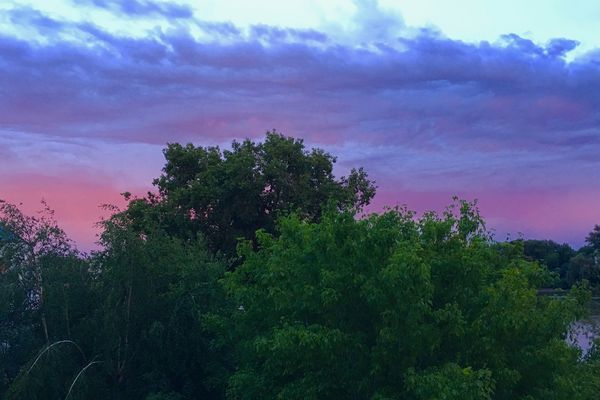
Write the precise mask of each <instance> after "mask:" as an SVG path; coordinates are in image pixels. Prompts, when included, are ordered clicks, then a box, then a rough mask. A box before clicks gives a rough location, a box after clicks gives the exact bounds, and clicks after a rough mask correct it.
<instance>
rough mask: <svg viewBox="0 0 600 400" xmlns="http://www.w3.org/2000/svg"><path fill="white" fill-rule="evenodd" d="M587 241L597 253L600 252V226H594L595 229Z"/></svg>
mask: <svg viewBox="0 0 600 400" xmlns="http://www.w3.org/2000/svg"><path fill="white" fill-rule="evenodd" d="M585 241H586V242H587V244H588V245H589V246H591V247H592V248H593V249H594V250H595V251H600V225H595V226H594V229H592V231H591V232H590V233H589V235H588V236H587V237H586V239H585Z"/></svg>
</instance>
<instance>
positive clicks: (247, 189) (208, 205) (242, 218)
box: [128, 131, 375, 256]
mask: <svg viewBox="0 0 600 400" xmlns="http://www.w3.org/2000/svg"><path fill="white" fill-rule="evenodd" d="M164 155H165V158H166V165H165V166H164V168H163V174H162V175H161V176H160V177H159V178H158V179H156V180H155V181H154V184H155V185H156V186H157V187H158V195H149V196H148V197H146V198H144V199H137V200H134V201H132V202H131V204H130V207H129V210H128V213H129V214H130V216H131V217H132V219H133V220H135V221H137V227H138V229H139V230H140V231H143V230H144V229H145V224H147V223H149V224H150V225H152V224H154V223H155V222H157V221H158V223H159V225H160V226H162V227H164V228H165V229H166V230H167V231H169V232H170V233H172V234H173V235H175V236H177V237H180V238H194V236H195V235H197V234H201V235H202V236H204V238H205V239H206V242H207V245H208V246H209V248H210V249H211V250H212V251H214V252H222V253H225V254H226V255H229V256H232V255H234V254H235V248H236V245H237V239H238V238H245V239H251V238H253V237H254V233H255V231H256V230H258V229H264V230H266V231H267V232H270V233H274V231H275V221H276V220H277V219H278V218H279V217H281V216H283V215H286V214H288V213H290V212H296V213H297V214H298V215H300V216H301V217H302V218H303V219H306V220H309V221H317V220H318V219H319V218H320V217H321V215H322V212H323V208H324V206H325V205H326V204H327V203H332V204H333V205H334V206H335V207H337V208H338V209H340V210H349V209H360V208H361V207H363V206H365V205H367V204H368V203H369V201H370V200H371V199H372V198H373V196H374V194H375V186H374V184H373V182H372V181H371V180H369V178H368V176H367V173H366V172H365V171H364V170H363V169H362V168H361V169H358V170H357V169H352V170H351V172H350V174H349V176H347V177H342V178H340V179H336V178H335V177H334V175H333V165H334V163H335V161H336V159H335V157H333V156H332V155H330V154H329V153H326V152H325V151H323V150H321V149H312V150H310V151H309V150H307V149H306V148H305V145H304V142H303V141H302V140H301V139H294V138H290V137H285V136H283V135H281V134H279V133H277V132H275V131H273V132H267V134H266V138H265V140H264V142H260V143H256V142H253V141H251V140H244V141H243V142H237V141H234V142H233V143H232V145H231V149H229V150H224V151H221V150H220V149H219V148H218V147H196V146H194V145H192V144H188V145H186V146H182V145H180V144H170V145H168V147H167V148H166V149H165V150H164ZM149 220H151V221H152V222H149Z"/></svg>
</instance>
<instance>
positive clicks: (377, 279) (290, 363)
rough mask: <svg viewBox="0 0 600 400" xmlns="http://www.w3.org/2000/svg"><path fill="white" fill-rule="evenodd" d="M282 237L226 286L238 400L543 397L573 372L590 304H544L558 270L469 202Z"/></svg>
mask: <svg viewBox="0 0 600 400" xmlns="http://www.w3.org/2000/svg"><path fill="white" fill-rule="evenodd" d="M279 229H280V236H279V238H272V237H271V236H269V235H267V234H264V233H263V234H261V235H259V242H260V249H259V250H258V251H256V252H253V251H252V247H251V246H250V247H248V246H246V247H243V248H242V249H241V250H242V252H243V254H244V255H245V257H246V261H245V263H244V264H243V265H242V266H241V267H239V268H238V269H237V270H236V271H234V272H232V273H228V274H227V276H226V278H225V279H224V281H223V282H224V285H225V287H226V289H227V292H228V293H229V294H230V296H232V298H233V299H234V301H235V304H237V305H238V308H237V309H235V311H234V312H233V315H232V316H231V320H232V321H231V328H230V329H231V330H233V331H234V332H235V335H234V336H233V338H232V339H233V341H234V342H235V343H236V360H237V363H238V364H239V367H238V369H237V371H236V372H235V373H234V374H233V375H232V377H231V378H230V381H229V389H228V394H229V397H230V398H233V399H238V398H239V399H255V398H263V399H271V398H272V399H275V398H281V399H283V398H285V399H288V398H304V399H310V398H314V399H317V398H348V399H352V398H357V399H364V398H380V399H383V398H390V399H391V398H417V399H455V398H467V399H468V398H472V399H479V398H481V399H485V398H494V399H514V398H532V399H535V398H539V399H542V398H546V397H544V396H546V395H547V393H548V392H551V393H558V391H559V390H561V389H560V387H558V386H557V384H556V380H557V379H558V378H559V377H561V376H566V375H568V374H571V373H572V371H571V369H572V367H573V366H574V365H575V363H576V357H577V351H576V350H574V349H571V348H569V347H568V346H567V345H566V343H565V342H564V340H563V336H564V334H565V332H566V331H567V329H568V327H569V324H570V323H571V321H573V319H574V318H575V317H576V316H577V315H579V314H578V313H579V312H580V311H581V310H582V305H583V303H584V299H583V298H579V297H577V296H576V295H575V294H576V293H574V294H573V295H572V296H570V297H569V298H567V299H565V300H554V299H550V298H542V297H539V296H537V288H538V285H539V284H540V282H542V281H543V276H544V274H545V273H544V271H543V270H542V269H540V267H539V265H538V264H536V263H531V262H527V261H525V260H524V259H523V257H522V253H521V251H522V250H520V249H519V248H518V245H517V244H508V243H504V244H496V243H494V242H493V241H492V240H491V239H490V237H489V236H488V235H487V234H486V232H485V229H484V228H483V222H482V220H481V218H480V217H479V215H478V213H477V210H476V209H475V208H474V207H473V205H471V204H469V203H466V202H459V203H458V204H457V205H456V207H454V208H451V209H449V210H448V211H447V212H446V213H444V215H443V216H441V217H440V216H438V215H436V214H434V213H428V214H425V215H424V216H423V217H422V218H420V219H419V220H416V221H415V220H414V218H413V214H412V213H410V212H407V211H406V210H393V211H388V212H386V213H385V214H382V215H373V216H371V217H369V218H366V219H363V220H356V219H355V218H354V215H353V214H351V213H341V214H338V213H332V214H328V215H326V216H325V217H324V220H323V221H322V222H321V223H310V222H307V221H305V220H303V219H301V218H298V217H297V216H292V217H289V218H285V219H283V220H282V221H281V224H280V228H279ZM521 249H522V248H521ZM528 396H529V397H528Z"/></svg>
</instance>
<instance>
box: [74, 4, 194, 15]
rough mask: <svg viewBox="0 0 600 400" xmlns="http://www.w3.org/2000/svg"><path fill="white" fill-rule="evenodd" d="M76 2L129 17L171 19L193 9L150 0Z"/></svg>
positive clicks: (191, 13)
mask: <svg viewBox="0 0 600 400" xmlns="http://www.w3.org/2000/svg"><path fill="white" fill-rule="evenodd" d="M74 1H75V3H77V4H85V5H93V6H95V7H99V8H103V9H106V10H109V11H111V12H117V13H121V14H125V15H127V16H130V17H147V16H161V17H165V18H173V19H188V18H192V16H193V15H194V12H193V10H192V9H191V8H190V7H188V6H186V5H183V4H172V3H168V4H167V3H159V2H155V1H152V0H125V1H123V0H74Z"/></svg>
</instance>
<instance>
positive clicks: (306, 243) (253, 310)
mask: <svg viewBox="0 0 600 400" xmlns="http://www.w3.org/2000/svg"><path fill="white" fill-rule="evenodd" d="M164 155H165V158H166V164H165V166H164V168H163V173H162V174H161V176H160V177H159V178H158V179H156V180H155V181H154V184H155V186H156V189H157V190H156V192H155V193H148V194H147V195H146V196H144V197H142V198H137V197H132V196H131V195H130V194H128V193H125V194H124V195H125V197H126V199H127V200H128V205H127V207H126V208H125V209H122V210H121V209H117V208H114V207H108V208H109V209H110V210H111V211H112V215H111V216H110V217H109V218H107V219H105V220H103V221H101V223H100V226H101V228H102V233H101V235H100V237H99V244H100V245H101V250H99V251H95V252H92V254H90V255H87V254H81V253H79V252H78V251H77V250H76V249H75V248H74V246H73V244H72V242H71V241H70V240H69V239H68V237H67V236H66V235H65V233H64V232H63V231H62V230H61V229H60V228H59V227H58V224H57V222H56V221H55V220H54V217H53V213H52V211H51V210H50V209H48V208H45V210H43V211H42V212H41V213H40V214H39V215H36V216H27V215H25V214H23V213H22V212H21V210H20V209H19V208H18V207H17V206H15V205H12V204H9V203H6V202H0V398H3V399H10V400H16V399H27V400H29V399H40V400H41V399H48V400H50V399H52V400H55V399H71V400H75V399H128V400H129V399H133V400H136V399H146V400H184V399H232V400H233V399H261V400H262V399H285V400H287V399H374V400H375V399H377V400H386V399H389V400H391V399H416V400H434V399H435V400H438V399H439V400H480V399H500V400H509V399H510V400H512V399H523V400H525V399H527V400H533V399H540V400H541V399H544V400H547V399H556V400H562V399H580V400H583V399H590V400H591V399H597V398H598V393H600V352H599V351H597V350H596V349H595V348H594V349H592V351H591V352H590V353H589V354H587V355H585V356H583V355H582V354H581V353H580V351H579V350H578V349H576V348H573V347H571V346H569V345H567V343H566V340H565V339H566V337H567V335H568V334H569V331H570V327H571V325H572V323H573V322H574V321H576V320H578V319H581V318H583V317H585V315H586V310H587V304H588V302H589V300H590V297H591V290H590V284H591V285H598V283H599V282H598V277H597V274H596V271H597V270H598V268H600V266H599V265H598V257H597V255H598V252H599V250H600V243H599V241H598V238H599V231H600V228H598V227H597V226H596V228H595V229H594V231H593V232H592V233H591V234H590V236H589V237H588V239H587V243H588V245H587V246H586V247H585V248H584V249H582V250H580V251H578V252H575V251H573V250H572V249H570V248H569V247H568V246H565V245H557V244H555V243H553V242H547V241H515V242H512V243H506V242H496V241H495V240H494V239H493V237H492V235H491V234H490V233H488V232H487V231H486V230H485V228H484V226H485V225H484V221H483V220H482V218H481V217H480V215H479V212H478V210H477V206H476V204H475V203H471V202H467V201H463V200H459V199H454V201H453V202H452V204H451V205H450V206H449V207H448V208H447V209H446V210H445V211H444V212H442V213H435V212H429V213H425V214H424V215H422V216H420V217H417V216H416V215H415V214H414V213H413V212H411V211H409V210H407V209H404V208H397V209H391V210H388V211H386V212H384V213H381V214H371V215H363V214H362V209H363V207H364V206H365V205H367V204H368V203H369V201H370V200H371V199H372V198H373V196H374V195H375V189H376V188H375V185H374V183H373V182H372V181H371V180H370V179H369V177H368V175H367V173H366V172H365V171H364V170H362V169H360V168H359V169H353V170H351V171H350V172H349V174H348V175H347V176H345V177H341V178H339V179H338V178H336V177H335V176H334V175H333V165H334V163H335V157H333V156H332V155H330V154H328V153H326V152H324V151H323V150H320V149H311V150H308V149H306V148H305V146H304V143H303V142H302V141H301V140H297V139H294V138H289V137H285V136H283V135H281V134H279V133H277V132H269V133H267V135H266V137H265V139H264V141H262V142H254V141H251V140H245V141H243V142H233V144H232V146H231V148H230V149H227V150H221V149H219V148H217V147H197V146H194V145H191V144H190V145H186V146H182V145H179V144H170V145H168V146H167V148H166V149H165V151H164ZM590 225H592V224H590ZM552 286H561V287H564V288H567V290H566V291H565V292H566V294H565V296H562V297H561V298H560V299H557V298H552V297H550V296H538V295H537V293H538V290H539V289H540V288H546V287H552Z"/></svg>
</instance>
